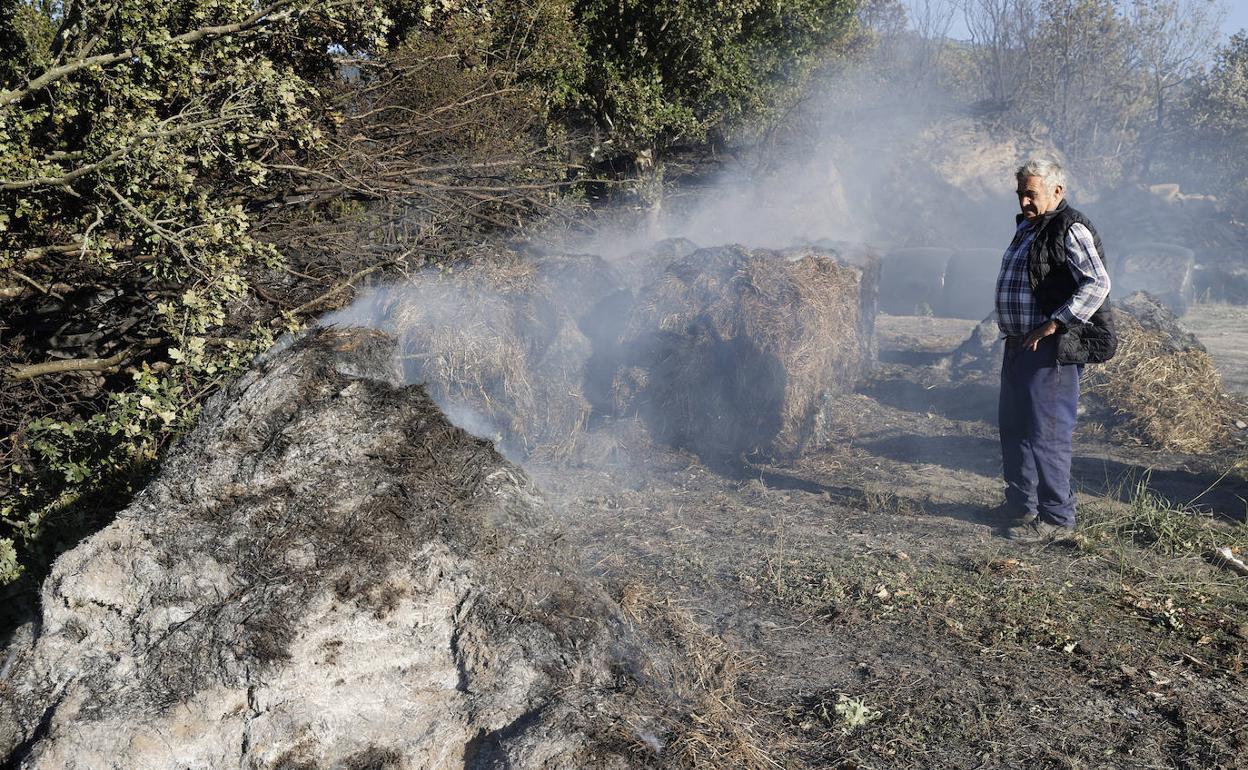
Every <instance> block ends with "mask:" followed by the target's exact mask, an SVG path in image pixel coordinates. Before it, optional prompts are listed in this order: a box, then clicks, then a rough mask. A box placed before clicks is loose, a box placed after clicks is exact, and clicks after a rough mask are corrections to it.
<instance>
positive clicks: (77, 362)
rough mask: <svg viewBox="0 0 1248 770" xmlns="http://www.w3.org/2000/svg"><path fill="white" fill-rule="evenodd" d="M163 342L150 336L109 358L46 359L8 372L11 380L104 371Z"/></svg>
mask: <svg viewBox="0 0 1248 770" xmlns="http://www.w3.org/2000/svg"><path fill="white" fill-rule="evenodd" d="M161 342H162V340H161V339H160V338H159V337H149V338H147V339H145V340H143V341H142V342H140V343H138V344H137V345H135V346H134V347H131V348H127V349H126V350H123V351H121V352H119V353H116V354H114V355H111V356H109V357H108V358H65V359H59V360H56V361H44V362H43V363H41V364H25V365H17V366H12V367H10V368H9V371H8V372H7V373H6V374H7V375H8V379H9V380H11V381H14V382H16V381H20V380H30V379H34V378H35V377H42V376H44V375H47V374H64V373H65V372H103V371H107V370H109V369H113V368H115V367H118V366H121V364H122V362H124V361H125V360H126V359H128V358H131V357H133V356H134V355H135V354H137V353H138V352H140V351H142V350H147V349H149V348H153V347H156V346H157V345H159V344H160V343H161Z"/></svg>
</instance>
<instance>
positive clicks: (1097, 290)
mask: <svg viewBox="0 0 1248 770" xmlns="http://www.w3.org/2000/svg"><path fill="white" fill-rule="evenodd" d="M1066 264H1067V265H1068V266H1069V267H1070V274H1071V275H1073V276H1074V278H1075V283H1076V284H1078V286H1077V287H1076V289H1075V293H1074V294H1072V295H1071V297H1070V299H1069V300H1067V301H1066V304H1065V305H1062V306H1061V307H1059V308H1058V309H1057V311H1056V312H1054V313H1053V315H1052V316H1051V319H1052V320H1054V321H1058V322H1059V323H1061V324H1062V325H1064V326H1069V325H1071V324H1073V323H1075V322H1076V321H1078V322H1079V323H1087V322H1088V319H1090V318H1092V314H1093V313H1095V312H1096V310H1097V308H1099V307H1100V306H1101V304H1102V303H1103V302H1105V298H1106V297H1108V296H1109V273H1108V272H1106V270H1105V263H1104V262H1103V261H1102V260H1101V255H1100V254H1098V253H1097V252H1096V241H1095V240H1093V238H1092V232H1091V231H1090V230H1088V228H1086V227H1084V226H1083V225H1081V224H1078V223H1076V224H1074V225H1071V228H1070V231H1069V232H1067V233H1066Z"/></svg>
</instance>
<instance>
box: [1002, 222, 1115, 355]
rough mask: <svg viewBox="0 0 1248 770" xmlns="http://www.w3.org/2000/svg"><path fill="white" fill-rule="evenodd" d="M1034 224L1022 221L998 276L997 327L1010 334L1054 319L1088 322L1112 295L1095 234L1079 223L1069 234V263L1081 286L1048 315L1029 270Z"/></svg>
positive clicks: (1067, 259)
mask: <svg viewBox="0 0 1248 770" xmlns="http://www.w3.org/2000/svg"><path fill="white" fill-rule="evenodd" d="M1032 225H1033V223H1032V222H1028V221H1027V220H1023V221H1022V222H1020V223H1019V225H1018V229H1017V230H1016V231H1015V232H1014V240H1013V241H1011V242H1010V247H1009V248H1008V249H1006V250H1005V256H1003V257H1002V258H1001V272H1000V273H999V274H998V275H997V326H998V327H1000V329H1001V333H1002V334H1004V335H1005V336H1007V337H1023V336H1025V335H1026V334H1027V333H1028V332H1030V331H1031V330H1032V329H1034V328H1036V327H1037V326H1040V325H1042V324H1044V323H1045V322H1047V321H1049V320H1050V319H1053V320H1058V321H1061V322H1062V323H1064V324H1066V325H1067V326H1069V325H1071V324H1073V323H1075V322H1076V321H1079V322H1081V323H1087V321H1088V319H1089V318H1091V317H1092V314H1093V313H1095V312H1096V310H1097V308H1099V307H1100V306H1101V303H1103V302H1104V301H1105V298H1106V297H1108V296H1109V273H1107V272H1105V263H1104V262H1102V261H1101V255H1100V254H1097V253H1096V244H1095V242H1094V241H1093V240H1092V233H1091V232H1090V231H1089V230H1088V228H1086V227H1084V226H1083V225H1081V224H1078V223H1075V224H1074V225H1071V228H1070V232H1068V233H1067V234H1066V264H1067V265H1068V266H1069V267H1070V273H1071V275H1073V276H1074V278H1075V283H1076V284H1078V286H1077V288H1076V289H1075V293H1074V294H1072V295H1071V297H1070V299H1069V300H1067V301H1066V304H1065V305H1062V306H1061V307H1060V308H1058V309H1057V311H1056V312H1054V313H1053V315H1052V316H1046V315H1044V313H1043V312H1042V311H1041V310H1040V305H1039V304H1038V303H1037V302H1036V298H1035V296H1033V295H1032V293H1031V277H1030V275H1029V273H1028V270H1027V267H1028V255H1029V252H1030V251H1031V242H1032V241H1033V240H1034V239H1035V237H1036V231H1037V228H1036V227H1033V226H1032Z"/></svg>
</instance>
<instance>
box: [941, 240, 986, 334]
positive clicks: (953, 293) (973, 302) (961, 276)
mask: <svg viewBox="0 0 1248 770" xmlns="http://www.w3.org/2000/svg"><path fill="white" fill-rule="evenodd" d="M1000 272H1001V250H1000V249H958V250H955V251H954V252H953V255H952V256H951V257H950V258H949V265H948V267H947V268H946V269H945V287H944V295H943V300H942V301H941V305H940V310H939V311H938V312H939V314H940V315H944V316H948V317H950V318H967V319H972V320H974V319H977V318H983V317H984V316H986V315H988V314H989V313H992V312H993V311H994V310H995V309H996V292H997V274H998V273H1000Z"/></svg>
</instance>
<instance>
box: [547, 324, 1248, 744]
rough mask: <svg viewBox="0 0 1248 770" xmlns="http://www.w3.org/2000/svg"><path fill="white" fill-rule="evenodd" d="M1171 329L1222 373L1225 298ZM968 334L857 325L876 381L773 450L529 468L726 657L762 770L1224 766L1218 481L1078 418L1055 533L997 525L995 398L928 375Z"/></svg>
mask: <svg viewBox="0 0 1248 770" xmlns="http://www.w3.org/2000/svg"><path fill="white" fill-rule="evenodd" d="M1186 320H1188V321H1189V322H1191V326H1192V327H1193V328H1194V329H1196V330H1197V332H1198V334H1200V335H1201V337H1202V339H1204V340H1205V341H1206V344H1208V345H1209V347H1210V349H1211V351H1213V353H1214V356H1215V358H1220V360H1219V363H1220V364H1224V365H1225V366H1226V367H1227V369H1226V372H1227V379H1228V382H1232V383H1235V382H1243V380H1239V379H1236V378H1238V377H1242V376H1243V375H1244V374H1245V373H1248V348H1245V344H1244V339H1245V336H1246V335H1245V334H1244V332H1243V330H1244V329H1245V328H1248V324H1246V323H1245V321H1248V315H1246V314H1245V312H1244V309H1240V308H1236V309H1227V308H1219V307H1217V306H1201V307H1198V308H1197V309H1196V310H1195V311H1194V312H1193V314H1192V316H1191V317H1190V318H1189V319H1186ZM972 325H973V324H972V323H971V322H964V321H952V320H948V319H937V318H911V317H887V316H885V317H882V318H881V319H880V324H879V335H880V348H881V366H880V368H879V371H878V372H877V373H876V374H875V375H874V376H873V377H872V379H870V380H869V381H868V382H866V383H864V384H863V385H862V387H860V388H859V391H858V392H857V393H854V394H850V395H848V396H845V397H843V398H842V399H841V402H842V403H841V407H842V408H841V409H840V410H838V411H839V413H840V415H841V417H840V418H839V420H838V422H837V424H836V425H835V431H834V432H835V439H834V440H833V441H832V442H830V445H829V446H828V447H827V448H826V449H824V450H821V451H818V452H814V453H811V454H808V455H807V456H805V457H803V458H802V459H801V460H800V461H797V462H795V463H792V464H788V465H785V466H759V465H750V464H744V463H742V464H740V465H737V466H734V467H715V468H712V467H707V466H705V465H703V464H702V463H700V462H699V461H698V459H697V458H696V457H693V456H691V455H687V454H682V453H678V452H666V451H659V450H654V449H647V450H643V449H639V448H636V447H640V446H642V444H640V443H636V444H630V443H629V442H627V441H621V442H619V443H618V445H617V446H616V447H615V450H616V453H615V455H614V458H615V459H614V460H613V461H612V462H609V463H607V464H606V466H605V467H607V468H608V470H602V469H601V468H602V467H604V466H603V465H596V466H593V467H591V466H588V465H587V466H585V467H581V468H579V469H573V470H568V469H566V468H561V469H559V470H558V471H555V470H550V471H540V470H539V471H538V472H537V473H536V474H535V475H537V476H538V483H539V484H540V485H541V486H542V487H543V488H544V489H546V490H547V491H548V492H549V493H550V494H551V496H552V497H554V498H556V499H557V500H559V501H560V503H559V504H560V506H561V508H562V509H563V511H564V513H565V519H566V526H567V530H568V537H569V538H571V539H572V540H573V542H574V544H575V545H576V546H577V547H579V549H580V551H581V553H582V554H583V555H584V559H585V563H586V565H587V567H588V568H589V569H590V570H592V571H594V572H595V573H597V574H599V575H602V576H603V577H604V578H605V580H606V581H607V583H608V584H609V585H610V586H612V587H614V589H615V590H617V591H625V590H629V587H630V586H642V587H644V588H645V589H646V590H648V591H650V592H652V593H653V594H655V595H657V596H660V597H663V598H664V600H665V601H667V602H670V604H671V605H672V606H673V607H677V608H680V609H683V610H686V611H688V612H689V613H690V614H691V615H692V616H693V617H694V618H695V619H696V620H697V622H698V623H699V624H700V625H701V626H702V627H703V628H704V629H705V630H706V631H707V632H709V633H710V634H711V635H712V636H714V637H718V639H720V640H722V641H723V642H724V643H725V644H726V645H727V647H728V648H729V649H731V650H733V651H735V654H736V655H737V656H738V657H739V658H740V660H741V663H742V665H743V666H744V668H745V671H746V672H747V674H746V676H744V677H743V678H742V679H741V680H740V682H739V684H738V686H737V692H736V696H737V700H738V702H739V704H740V706H739V711H740V719H741V720H742V722H743V724H750V725H752V735H754V736H755V737H756V739H757V741H758V743H759V747H760V748H761V749H762V750H763V751H764V752H765V753H766V754H767V755H768V756H769V757H770V758H771V761H773V762H774V764H773V765H769V766H774V767H783V768H995V767H1000V768H1016V767H1053V768H1076V767H1079V768H1101V767H1115V768H1118V767H1120V768H1153V767H1180V768H1238V767H1248V677H1246V676H1245V657H1246V655H1248V578H1239V577H1236V576H1235V575H1234V574H1232V573H1231V572H1229V571H1227V570H1225V569H1221V568H1219V567H1217V566H1214V565H1213V564H1211V563H1209V562H1208V561H1207V560H1206V558H1205V554H1206V552H1207V551H1208V549H1209V546H1210V545H1211V544H1238V545H1240V546H1241V547H1242V546H1244V545H1245V544H1248V526H1245V525H1244V524H1243V523H1241V522H1242V521H1243V518H1244V514H1245V510H1246V508H1245V503H1244V499H1245V498H1248V485H1246V484H1245V482H1244V479H1243V477H1242V475H1238V474H1230V475H1227V476H1223V471H1224V470H1225V468H1223V467H1221V463H1223V462H1224V461H1225V458H1202V457H1187V456H1178V455H1169V454H1164V453H1158V452H1151V451H1147V450H1144V449H1140V448H1131V447H1120V446H1111V445H1110V444H1108V443H1107V442H1106V440H1105V438H1104V436H1105V432H1104V431H1103V430H1100V429H1099V426H1095V425H1084V426H1082V427H1081V428H1080V431H1079V433H1078V435H1077V449H1076V456H1077V457H1076V460H1075V464H1074V474H1075V478H1076V482H1077V484H1078V487H1079V490H1080V499H1081V508H1080V517H1081V536H1080V541H1079V543H1078V544H1075V545H1071V546H1054V545H1051V546H1047V547H1040V546H1034V545H1025V544H1020V543H1017V542H1014V541H1011V540H1009V539H1007V538H1006V537H1005V536H1004V531H1003V530H1002V529H1000V528H999V527H998V526H994V525H992V524H990V523H985V522H984V520H983V514H984V512H985V509H986V508H987V507H989V506H991V505H994V504H995V503H997V502H999V501H1000V499H1001V498H1000V482H999V480H998V473H999V462H1000V460H999V452H998V449H997V445H996V429H995V425H994V419H995V418H994V414H993V413H994V411H995V398H996V397H995V393H994V392H993V390H992V388H990V387H988V386H984V385H980V386H972V387H961V388H959V387H954V386H952V385H949V384H948V382H947V380H942V379H941V377H940V375H939V372H937V371H936V370H934V369H932V368H931V367H930V366H929V365H930V364H931V363H932V362H933V361H935V360H937V359H938V358H939V357H940V356H941V355H942V354H944V353H947V352H948V351H950V350H951V349H952V348H953V347H955V346H956V345H957V344H958V343H959V342H960V341H961V340H962V339H964V338H965V336H966V334H967V332H968V331H969V330H970V328H971V326H972ZM942 383H943V384H942ZM630 447H633V448H630ZM1210 487H1212V489H1209V488H1210ZM1193 499H1195V503H1194V504H1192V505H1185V504H1186V503H1188V502H1189V501H1192V500H1193ZM659 739H660V741H661V739H662V736H660V738H659ZM648 743H651V745H652V747H653V742H651V741H648ZM715 766H716V764H715V763H714V761H713V760H708V761H707V764H705V767H715ZM763 766H768V765H763Z"/></svg>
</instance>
